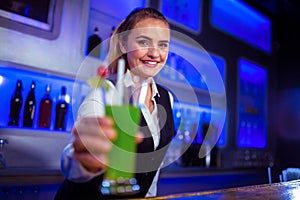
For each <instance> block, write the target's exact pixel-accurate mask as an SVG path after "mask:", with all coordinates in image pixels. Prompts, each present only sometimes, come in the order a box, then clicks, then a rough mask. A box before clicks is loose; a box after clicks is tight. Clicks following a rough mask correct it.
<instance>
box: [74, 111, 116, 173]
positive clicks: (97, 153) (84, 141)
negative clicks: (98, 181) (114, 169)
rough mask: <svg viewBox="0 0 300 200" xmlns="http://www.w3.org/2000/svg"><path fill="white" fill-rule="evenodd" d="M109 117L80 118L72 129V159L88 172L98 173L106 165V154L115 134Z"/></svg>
mask: <svg viewBox="0 0 300 200" xmlns="http://www.w3.org/2000/svg"><path fill="white" fill-rule="evenodd" d="M113 125H114V122H113V120H112V119H111V118H110V117H101V118H82V119H81V120H79V121H78V122H77V123H76V125H75V126H74V128H73V131H72V132H73V135H74V141H73V147H74V154H73V156H74V158H75V159H76V160H77V161H78V162H80V163H81V165H82V166H84V167H85V168H86V169H87V170H88V171H90V172H98V171H100V170H102V169H103V168H105V166H106V164H107V161H108V160H107V153H108V152H109V151H110V150H111V148H112V146H113V144H112V141H113V140H114V139H115V138H116V136H117V133H116V131H115V129H114V127H113Z"/></svg>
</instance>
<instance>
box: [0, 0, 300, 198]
mask: <svg viewBox="0 0 300 200" xmlns="http://www.w3.org/2000/svg"><path fill="white" fill-rule="evenodd" d="M147 6H151V7H154V8H156V9H158V10H160V11H161V12H162V13H163V14H164V15H165V16H166V17H167V19H168V20H169V21H170V24H171V29H172V32H173V34H174V35H173V36H174V37H173V38H172V41H171V46H170V54H169V57H168V61H167V64H166V66H165V68H164V69H163V70H162V71H161V73H160V74H158V76H157V77H156V78H155V80H156V81H157V82H158V83H160V84H162V85H164V86H165V87H167V88H168V89H170V90H171V91H172V92H173V93H174V94H175V97H176V101H175V103H174V109H173V113H174V121H175V128H176V137H175V138H174V141H173V142H172V145H171V146H170V149H169V151H168V152H167V155H166V158H165V163H167V164H166V166H165V167H164V168H163V169H162V174H161V179H160V182H159V186H160V187H159V191H158V194H159V195H166V194H174V193H183V192H194V191H205V190H212V189H220V188H228V187H237V186H246V185H255V184H264V183H270V182H279V181H281V180H280V175H282V171H283V170H285V169H287V168H298V167H299V166H300V158H299V156H297V154H296V152H300V146H299V142H300V125H299V124H300V123H299V122H300V105H299V103H298V102H299V101H300V79H299V78H298V77H299V76H300V69H299V68H300V66H299V61H300V60H299V59H300V57H299V56H298V55H297V54H298V53H297V52H298V50H297V49H298V46H299V43H300V40H299V38H298V37H299V36H298V35H299V34H300V30H299V20H300V16H299V15H300V12H299V9H300V3H299V1H297V0H207V1H206V0H175V1H174V0H172V1H171V0H159V1H154V0H141V1H133V0H128V1H122V0H114V1H103V0H100V1H96V0H89V1H84V0H43V1H39V2H36V1H30V0H5V1H3V3H1V5H0V43H1V47H0V94H1V97H2V98H0V110H1V114H0V158H1V159H0V161H1V162H0V177H1V178H0V198H1V199H16V198H21V199H53V196H54V194H55V192H56V189H57V188H58V186H59V184H60V183H61V182H62V180H63V176H62V174H61V173H60V153H61V152H62V149H63V148H64V146H65V145H66V144H67V142H68V140H69V137H70V132H71V129H72V126H73V123H74V120H76V115H77V110H78V107H79V105H80V103H81V102H82V100H83V99H84V97H85V96H86V95H87V93H88V91H89V86H88V84H87V80H88V79H89V78H90V77H92V76H95V75H96V69H97V67H98V66H99V65H100V64H101V63H102V61H103V60H104V58H105V55H106V53H107V46H108V41H109V38H110V36H111V34H112V32H113V30H114V29H115V27H116V26H117V25H118V24H119V23H120V22H121V21H122V19H123V18H124V17H126V16H127V14H128V13H129V12H130V11H132V10H133V9H134V8H137V7H147ZM18 80H19V81H21V82H22V87H21V88H20V89H19V92H18V89H17V88H18V87H17V82H18ZM33 81H34V83H35V84H34V87H33V89H32V82H33ZM46 88H48V90H46ZM49 88H50V90H49ZM30 91H32V92H30ZM33 91H34V92H33ZM20 99H22V103H21V104H20ZM30 102H32V103H30ZM33 105H34V106H33ZM42 105H46V106H45V107H43V106H42ZM18 106H19V107H18ZM47 106H48V107H47ZM18 108H19V110H18ZM43 109H46V110H47V111H45V110H43ZM13 113H19V114H17V115H14V114H13ZM28 114H29V115H31V116H33V118H32V120H30V121H29V124H30V126H28V125H25V124H26V123H25V121H26V120H27V118H26V116H27V115H28ZM26 122H27V121H26ZM58 124H59V125H58ZM211 136H213V137H211ZM175 188H176V189H175Z"/></svg>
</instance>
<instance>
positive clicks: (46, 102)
mask: <svg viewBox="0 0 300 200" xmlns="http://www.w3.org/2000/svg"><path fill="white" fill-rule="evenodd" d="M50 90H51V88H50V85H46V92H45V95H44V96H43V98H42V99H41V102H40V111H39V123H38V125H39V128H50V124H51V112H52V99H51V96H50Z"/></svg>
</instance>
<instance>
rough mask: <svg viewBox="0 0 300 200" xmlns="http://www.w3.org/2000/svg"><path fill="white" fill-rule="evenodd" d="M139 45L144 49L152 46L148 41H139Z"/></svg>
mask: <svg viewBox="0 0 300 200" xmlns="http://www.w3.org/2000/svg"><path fill="white" fill-rule="evenodd" d="M138 44H139V45H141V46H144V47H147V46H149V45H150V43H149V42H148V41H147V40H139V41H138Z"/></svg>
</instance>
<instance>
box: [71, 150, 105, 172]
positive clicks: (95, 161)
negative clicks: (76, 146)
mask: <svg viewBox="0 0 300 200" xmlns="http://www.w3.org/2000/svg"><path fill="white" fill-rule="evenodd" d="M73 156H74V158H75V159H76V160H77V161H79V162H80V163H81V164H82V166H84V167H85V168H86V169H87V170H88V171H90V172H94V173H96V172H98V171H100V170H102V169H103V168H105V167H106V165H107V157H106V155H105V154H99V155H93V154H90V153H76V152H74V154H73Z"/></svg>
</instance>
